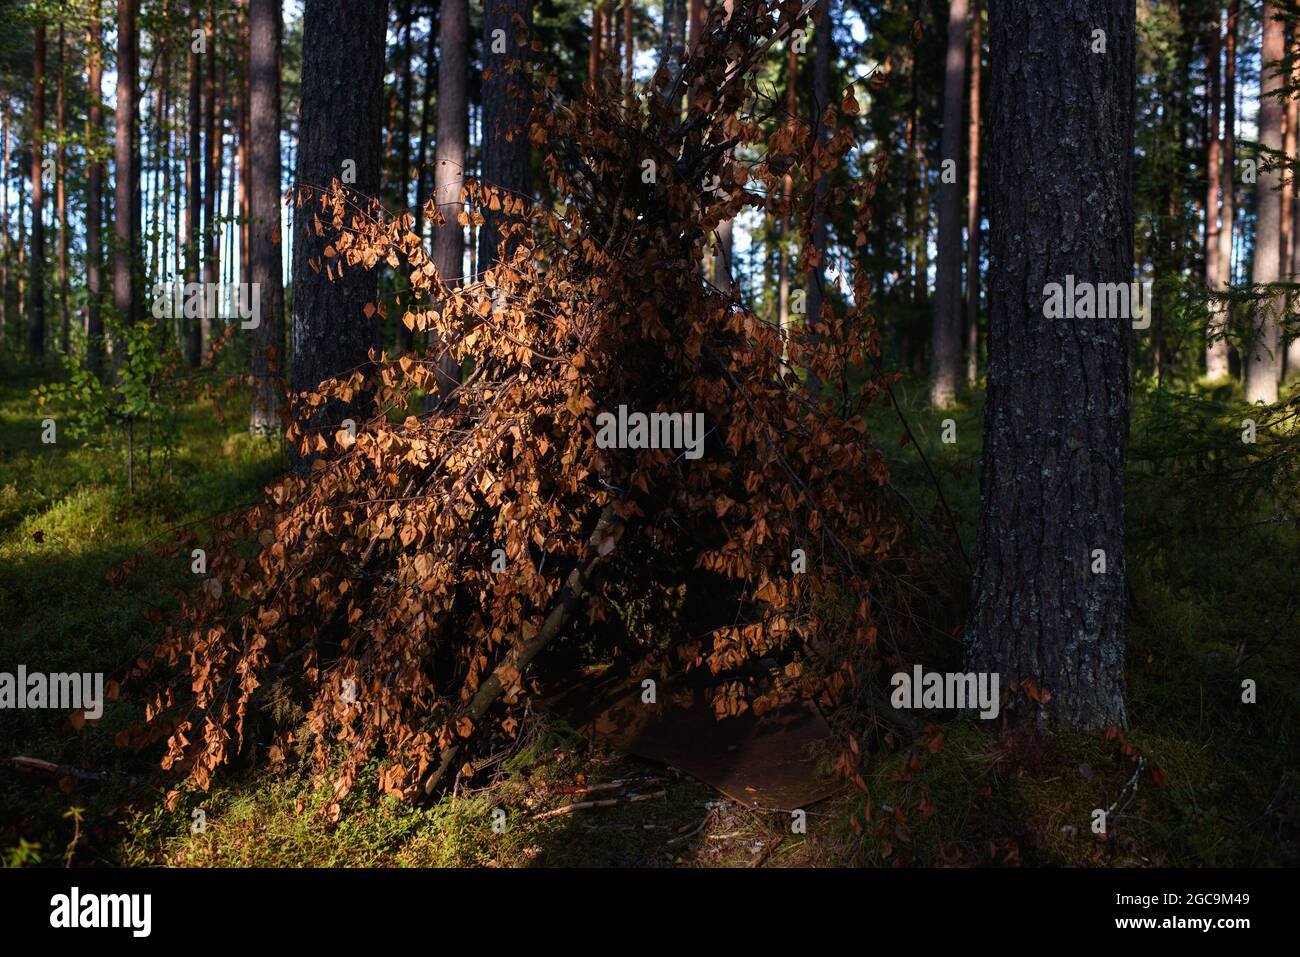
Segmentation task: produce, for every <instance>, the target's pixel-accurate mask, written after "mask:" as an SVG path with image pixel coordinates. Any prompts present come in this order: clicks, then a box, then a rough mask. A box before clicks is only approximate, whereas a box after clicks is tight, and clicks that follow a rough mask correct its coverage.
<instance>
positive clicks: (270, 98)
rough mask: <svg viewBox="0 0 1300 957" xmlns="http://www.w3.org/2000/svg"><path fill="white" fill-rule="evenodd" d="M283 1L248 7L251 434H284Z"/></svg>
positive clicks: (254, 0) (256, 1)
mask: <svg viewBox="0 0 1300 957" xmlns="http://www.w3.org/2000/svg"><path fill="white" fill-rule="evenodd" d="M279 21H280V0H250V2H249V7H248V125H249V149H248V157H249V163H248V169H247V173H248V176H247V179H248V200H249V207H248V216H249V223H248V228H249V244H248V245H249V249H248V258H249V276H248V278H247V279H246V280H245V281H246V282H252V283H253V284H254V285H255V286H256V287H257V289H258V302H259V304H260V306H261V314H260V319H261V322H260V323H259V325H258V326H257V328H256V330H255V331H254V333H253V350H252V364H251V372H252V376H253V406H252V409H251V411H250V413H249V420H248V429H249V431H250V432H252V433H253V434H254V435H270V434H274V433H276V432H278V431H279V429H280V385H279V383H280V372H281V368H280V366H281V362H280V360H281V351H282V350H283V348H284V313H283V302H284V289H283V284H282V280H281V271H280V22H279Z"/></svg>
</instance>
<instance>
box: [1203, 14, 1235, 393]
mask: <svg viewBox="0 0 1300 957" xmlns="http://www.w3.org/2000/svg"><path fill="white" fill-rule="evenodd" d="M1238 6H1239V0H1231V2H1230V3H1229V4H1228V16H1227V22H1226V24H1225V38H1224V45H1223V173H1222V176H1221V178H1220V188H1221V189H1222V191H1223V204H1222V207H1221V209H1220V212H1219V254H1218V263H1219V276H1218V286H1217V288H1218V289H1219V290H1220V291H1226V290H1227V288H1228V286H1229V284H1230V283H1231V282H1232V246H1233V235H1234V231H1235V228H1236V223H1235V222H1234V218H1235V211H1236V206H1237V170H1236V149H1237V147H1236V143H1237V132H1236V131H1237V82H1236V77H1237V12H1238ZM1227 319H1228V307H1227V304H1226V303H1222V302H1216V303H1212V304H1211V306H1210V323H1209V329H1208V330H1207V332H1206V339H1207V342H1206V344H1205V377H1206V379H1208V380H1210V381H1214V380H1219V379H1226V378H1228V376H1230V375H1231V368H1230V365H1229V361H1228V359H1229V350H1228V341H1227V340H1226V339H1224V338H1223V331H1224V327H1225V324H1226V323H1227Z"/></svg>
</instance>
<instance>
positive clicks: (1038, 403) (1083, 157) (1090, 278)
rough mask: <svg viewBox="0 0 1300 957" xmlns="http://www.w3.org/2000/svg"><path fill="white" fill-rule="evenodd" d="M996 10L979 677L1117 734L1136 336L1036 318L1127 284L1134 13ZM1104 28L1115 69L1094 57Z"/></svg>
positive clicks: (1121, 320) (975, 658) (974, 615)
mask: <svg viewBox="0 0 1300 957" xmlns="http://www.w3.org/2000/svg"><path fill="white" fill-rule="evenodd" d="M989 12H990V20H989V76H990V80H989V117H988V119H989V125H988V134H989V135H988V148H989V178H990V182H989V192H988V196H989V213H990V227H991V230H990V237H989V239H990V243H989V253H990V262H991V266H990V271H989V349H988V352H989V369H988V379H989V385H988V398H987V402H986V406H985V417H984V452H983V457H982V470H981V472H982V474H981V499H980V517H979V527H978V533H977V541H976V556H975V568H974V580H973V604H972V609H971V614H970V618H969V621H968V624H967V635H966V639H967V652H968V659H969V665H970V667H971V668H973V669H974V670H977V671H982V672H995V673H998V674H999V675H1000V676H1001V682H1002V686H1003V687H1007V686H1009V685H1010V684H1011V682H1013V681H1016V682H1020V683H1021V684H1020V687H1021V689H1022V690H1026V686H1025V685H1024V682H1026V681H1032V682H1033V684H1034V685H1035V686H1036V688H1037V689H1039V690H1041V691H1046V692H1049V693H1050V695H1051V697H1050V699H1045V700H1043V702H1042V704H1041V710H1040V711H1039V713H1038V718H1039V719H1040V720H1050V721H1052V722H1054V723H1057V724H1060V725H1066V726H1075V727H1085V728H1101V727H1107V726H1110V725H1122V724H1124V722H1125V707H1124V611H1125V585H1124V581H1125V577H1124V576H1125V569H1124V499H1123V482H1124V457H1125V443H1126V440H1127V437H1128V422H1129V387H1128V382H1129V380H1128V353H1129V338H1130V335H1131V332H1130V328H1129V327H1130V320H1129V318H1128V317H1114V318H1106V319H1101V318H1095V319H1094V318H1087V319H1072V320H1063V319H1049V318H1045V316H1044V312H1045V308H1044V302H1045V294H1046V287H1047V286H1048V284H1049V283H1065V282H1066V276H1067V275H1072V276H1074V278H1075V281H1076V282H1087V283H1094V284H1096V283H1124V284H1127V283H1129V282H1130V281H1131V280H1132V278H1133V195H1132V170H1133V159H1132V157H1133V124H1134V47H1135V24H1134V18H1135V13H1134V8H1133V5H1132V3H1131V2H1125V0H998V2H997V3H995V4H992V5H991V6H990V11H989ZM1095 30H1101V31H1104V35H1105V38H1106V39H1105V42H1106V51H1105V53H1093V52H1091V48H1092V44H1093V41H1094V32H1093V31H1095ZM1067 144H1068V145H1067ZM1100 553H1104V562H1105V565H1104V569H1105V570H1104V572H1103V571H1102V570H1101V568H1102V566H1101V565H1100V561H1102V560H1103V559H1102V557H1101V554H1100ZM1027 690H1028V691H1029V692H1030V694H1031V695H1033V694H1034V688H1033V686H1030V687H1029V688H1028V689H1027ZM1019 700H1020V701H1022V702H1023V701H1024V698H1023V697H1022V698H1020V699H1019Z"/></svg>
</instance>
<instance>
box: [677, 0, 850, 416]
mask: <svg viewBox="0 0 1300 957" xmlns="http://www.w3.org/2000/svg"><path fill="white" fill-rule="evenodd" d="M692 2H695V0H692ZM833 14H834V3H833V0H822V2H821V3H819V4H818V5H817V21H816V25H815V26H814V27H813V103H812V108H813V118H812V128H813V133H814V135H815V136H816V137H817V139H818V140H819V141H821V142H822V143H825V142H826V141H827V138H828V137H827V130H826V124H825V122H824V120H825V115H826V106H827V103H828V102H829V100H830V76H831V43H832V38H831V31H832V30H833V29H834V23H835V18H834V15H833ZM829 193H830V184H829V183H828V182H827V179H826V177H825V176H822V175H818V176H817V177H816V178H815V182H814V184H813V224H812V247H813V252H812V256H813V260H814V265H813V267H812V269H811V270H810V271H809V272H808V274H807V276H806V280H807V283H808V295H807V297H806V300H805V301H806V302H807V306H808V315H807V323H808V327H809V328H810V329H812V328H815V327H816V325H817V323H818V322H820V321H821V314H822V302H823V301H824V299H825V296H824V293H823V289H822V283H823V279H824V276H825V273H826V269H825V264H824V263H823V261H822V260H823V258H824V257H825V255H826V240H827V238H828V237H829V234H830V231H829V229H828V227H827V220H826V203H827V198H828V196H829ZM814 335H815V333H814ZM806 385H807V388H808V393H809V395H811V396H812V397H813V399H814V400H815V399H817V398H818V397H819V396H820V395H821V382H820V381H818V379H817V376H816V373H815V372H814V371H813V370H812V369H809V370H808V378H807V380H806Z"/></svg>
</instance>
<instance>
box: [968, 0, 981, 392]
mask: <svg viewBox="0 0 1300 957" xmlns="http://www.w3.org/2000/svg"><path fill="white" fill-rule="evenodd" d="M980 28H981V25H980V0H973V2H972V3H971V11H970V29H971V34H970V116H969V118H968V119H967V123H966V130H967V133H966V137H967V144H968V145H967V153H966V383H967V384H968V385H970V386H974V385H975V383H976V381H977V380H978V379H979V355H980V60H981V56H982V51H983V45H982V43H981V37H980Z"/></svg>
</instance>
